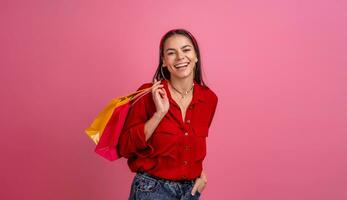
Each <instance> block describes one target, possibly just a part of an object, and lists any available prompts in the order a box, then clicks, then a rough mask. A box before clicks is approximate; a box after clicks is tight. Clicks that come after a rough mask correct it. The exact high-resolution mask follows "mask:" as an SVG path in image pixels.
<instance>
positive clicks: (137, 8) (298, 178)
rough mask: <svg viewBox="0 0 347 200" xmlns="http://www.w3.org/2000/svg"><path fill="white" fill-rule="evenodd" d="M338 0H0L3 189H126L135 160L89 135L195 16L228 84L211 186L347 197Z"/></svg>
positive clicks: (111, 193)
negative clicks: (102, 153) (170, 35)
mask: <svg viewBox="0 0 347 200" xmlns="http://www.w3.org/2000/svg"><path fill="white" fill-rule="evenodd" d="M346 10H347V3H346V1H342V0H335V1H328V0H306V1H303V0H287V1H278V0H265V1H256V0H230V1H222V0H219V1H217V0H213V1H212V0H211V1H179V0H176V1H164V0H160V1H159V0H158V1H149V0H147V1H145V0H143V1H134V0H127V1H126V0H123V1H110V0H109V1H82V0H59V1H58V0H57V1H54V0H51V1H38V0H31V1H25V0H23V1H18V0H15V1H14V0H2V1H1V2H0V21H1V22H0V23H1V24H0V25H1V31H0V65H1V73H0V77H1V84H0V87H1V119H0V120H1V132H2V139H1V145H0V148H1V149H0V150H1V157H2V158H1V165H0V171H1V172H0V173H1V182H0V184H1V185H0V187H1V192H0V199H6V200H9V199H16V200H17V199H36V200H39V199H50V200H55V199H57V200H58V199H68V200H70V199H71V200H72V199H73V200H75V199H85V200H87V199H90V200H94V199H105V200H107V199H109V200H114V199H126V198H127V197H128V194H129V190H130V184H131V180H132V178H133V175H134V174H133V173H131V172H130V170H129V169H128V166H127V164H126V160H125V159H124V158H122V159H121V160H119V161H116V162H109V161H107V160H105V159H103V158H101V157H99V156H98V155H97V154H95V153H94V152H93V149H94V147H95V145H94V144H93V143H92V141H91V140H90V139H89V138H88V137H87V135H85V133H84V129H85V128H86V127H88V126H89V124H90V123H91V121H92V120H93V119H94V117H95V116H96V114H97V113H98V112H99V111H100V110H101V109H102V108H103V106H104V105H105V104H106V103H107V102H108V101H109V100H110V99H111V98H114V97H117V96H121V95H125V94H127V93H129V92H131V91H134V90H135V89H136V88H137V87H138V86H140V85H141V84H142V83H144V82H149V81H151V78H152V76H153V74H154V71H155V69H156V66H157V64H158V46H159V40H160V37H161V36H162V35H163V34H164V33H165V32H166V31H168V30H169V29H171V28H180V27H182V28H186V29H188V30H190V31H191V32H192V33H193V34H194V35H195V36H196V38H197V39H198V42H199V44H200V46H201V52H202V62H203V70H204V77H205V80H206V82H207V84H208V85H209V86H210V87H211V88H212V89H213V90H214V91H215V92H216V93H217V95H218V96H219V104H218V108H217V111H216V115H215V118H214V121H213V124H212V127H211V129H210V134H209V137H208V154H207V158H206V160H205V163H204V167H205V171H206V173H207V175H208V185H207V187H206V188H205V190H204V191H203V195H202V198H201V199H210V200H213V199H226V200H229V199H233V200H263V199H264V200H275V199H276V200H277V199H281V200H311V199H312V200H327V199H334V200H342V199H347V190H346V188H347V170H346V169H347V158H346V154H347V136H346V133H347V125H346V119H347V104H346V102H347V70H346V67H347V56H346V55H347V28H346V27H347V12H346Z"/></svg>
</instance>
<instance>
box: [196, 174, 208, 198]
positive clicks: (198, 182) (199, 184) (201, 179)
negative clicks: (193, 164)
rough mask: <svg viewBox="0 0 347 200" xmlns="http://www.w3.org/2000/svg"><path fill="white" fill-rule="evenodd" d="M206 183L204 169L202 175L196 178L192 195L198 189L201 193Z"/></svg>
mask: <svg viewBox="0 0 347 200" xmlns="http://www.w3.org/2000/svg"><path fill="white" fill-rule="evenodd" d="M206 184H207V176H206V174H205V173H204V171H202V172H201V175H200V177H199V178H196V179H195V184H194V186H193V189H192V195H193V196H194V195H195V192H196V191H198V192H199V193H200V194H201V193H202V191H203V190H204V189H205V187H206Z"/></svg>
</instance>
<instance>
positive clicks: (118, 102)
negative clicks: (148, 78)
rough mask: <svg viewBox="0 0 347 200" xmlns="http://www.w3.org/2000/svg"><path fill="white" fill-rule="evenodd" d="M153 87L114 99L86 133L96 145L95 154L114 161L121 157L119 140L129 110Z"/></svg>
mask: <svg viewBox="0 0 347 200" xmlns="http://www.w3.org/2000/svg"><path fill="white" fill-rule="evenodd" d="M151 89H152V87H149V88H145V89H142V90H138V91H136V92H134V93H131V94H129V95H127V96H122V97H118V98H115V99H112V101H111V102H110V103H108V104H107V106H106V107H105V108H104V109H103V111H102V112H100V113H99V115H98V116H97V117H96V119H95V120H94V121H93V123H92V124H91V125H90V127H88V128H87V129H86V130H85V132H86V133H87V135H88V136H89V137H90V138H91V139H92V140H93V141H94V142H95V143H96V147H95V152H96V153H97V154H99V155H100V156H102V157H104V158H106V159H108V160H110V161H114V160H117V159H119V158H120V157H121V156H120V155H119V152H118V151H117V144H118V139H119V136H120V134H121V131H122V128H123V125H124V122H125V120H126V117H127V114H128V111H129V109H130V108H131V106H132V105H134V104H135V103H136V102H137V101H138V100H139V99H140V98H141V97H143V96H144V95H146V94H147V93H149V92H151Z"/></svg>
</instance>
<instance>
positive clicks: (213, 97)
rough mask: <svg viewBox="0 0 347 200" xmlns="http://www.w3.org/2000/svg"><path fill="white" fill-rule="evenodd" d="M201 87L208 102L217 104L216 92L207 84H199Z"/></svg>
mask: <svg viewBox="0 0 347 200" xmlns="http://www.w3.org/2000/svg"><path fill="white" fill-rule="evenodd" d="M201 88H202V91H203V93H204V97H205V98H207V100H208V102H211V103H212V104H217V102H218V96H217V94H216V93H215V92H214V91H213V90H212V89H211V88H209V87H208V86H201Z"/></svg>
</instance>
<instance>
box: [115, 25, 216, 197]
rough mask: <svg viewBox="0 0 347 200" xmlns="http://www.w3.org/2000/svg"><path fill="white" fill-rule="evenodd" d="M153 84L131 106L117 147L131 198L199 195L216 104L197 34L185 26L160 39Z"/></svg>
mask: <svg viewBox="0 0 347 200" xmlns="http://www.w3.org/2000/svg"><path fill="white" fill-rule="evenodd" d="M150 86H153V87H152V91H151V93H148V94H147V95H145V96H144V97H143V98H141V99H140V100H139V101H138V102H137V103H136V104H135V105H134V106H133V107H132V108H131V109H130V110H129V113H128V115H127V119H126V122H125V124H124V127H123V129H122V133H121V135H120V138H119V143H118V151H119V153H120V155H121V156H123V157H125V158H127V159H128V165H129V168H130V170H131V171H132V172H136V175H135V177H134V179H133V182H132V185H131V189H130V196H129V200H133V199H137V200H147V199H148V200H150V199H160V200H171V199H172V200H173V199H181V200H188V199H199V197H200V195H201V193H202V191H203V190H204V188H205V186H206V183H207V177H206V174H205V173H204V172H203V166H202V164H203V160H204V158H205V156H206V137H207V136H208V129H209V127H210V125H211V122H212V120H213V116H214V113H215V110H216V107H217V102H218V98H217V95H216V94H215V93H214V92H213V91H212V90H211V89H210V88H209V87H207V86H206V84H205V83H204V82H203V80H202V76H201V59H200V52H199V47H198V44H197V42H196V40H195V38H194V37H193V36H192V34H191V33H189V32H188V31H187V30H184V29H175V30H170V31H169V32H167V33H166V34H165V35H164V36H163V37H162V39H161V42H160V51H159V65H158V68H157V70H156V73H155V75H154V77H153V82H152V83H144V84H143V85H141V86H140V87H139V89H138V90H141V89H143V88H147V87H150Z"/></svg>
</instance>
